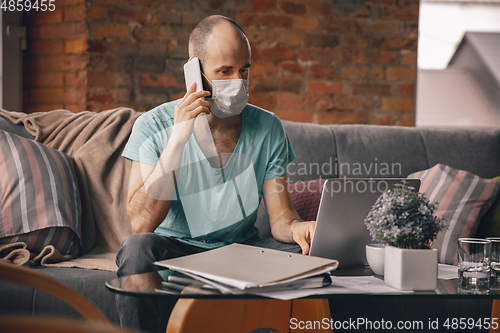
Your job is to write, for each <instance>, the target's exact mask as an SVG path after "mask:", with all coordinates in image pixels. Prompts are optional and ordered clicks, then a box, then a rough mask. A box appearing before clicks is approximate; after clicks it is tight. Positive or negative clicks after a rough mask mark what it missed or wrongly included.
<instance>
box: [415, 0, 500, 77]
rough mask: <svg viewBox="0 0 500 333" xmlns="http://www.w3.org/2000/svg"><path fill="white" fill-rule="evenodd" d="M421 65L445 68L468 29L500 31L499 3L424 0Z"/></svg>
mask: <svg viewBox="0 0 500 333" xmlns="http://www.w3.org/2000/svg"><path fill="white" fill-rule="evenodd" d="M419 21H420V22H419V40H418V43H419V44H418V67H419V68H421V69H443V68H446V66H447V65H448V62H449V61H450V59H451V57H452V55H453V54H454V53H455V50H456V48H457V46H458V44H459V43H460V41H461V40H462V37H463V35H464V33H465V32H466V31H483V32H492V31H495V32H500V2H496V3H494V2H490V3H485V2H463V1H446V2H435V1H422V2H421V4H420V19H419Z"/></svg>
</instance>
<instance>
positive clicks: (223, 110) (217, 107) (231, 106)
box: [203, 74, 248, 118]
mask: <svg viewBox="0 0 500 333" xmlns="http://www.w3.org/2000/svg"><path fill="white" fill-rule="evenodd" d="M203 76H205V74H203ZM205 78H206V79H207V81H208V82H210V80H208V78H207V77H206V76H205ZM205 99H206V100H207V101H209V102H210V104H211V105H212V108H211V109H210V111H212V113H213V114H214V115H215V116H216V117H219V118H227V117H231V116H236V115H239V114H240V113H241V111H243V109H244V108H245V106H246V105H247V103H248V80H247V79H232V80H213V81H212V97H211V98H205Z"/></svg>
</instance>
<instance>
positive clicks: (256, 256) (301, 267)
mask: <svg viewBox="0 0 500 333" xmlns="http://www.w3.org/2000/svg"><path fill="white" fill-rule="evenodd" d="M155 264H156V265H158V266H162V267H167V268H169V269H172V270H175V271H178V272H181V273H184V274H187V275H189V276H193V275H195V276H199V277H202V278H205V279H209V280H212V281H216V282H219V283H222V284H224V285H227V286H230V287H234V288H238V289H240V290H244V289H247V288H256V287H266V286H272V285H277V284H284V283H289V282H293V281H296V280H299V279H303V278H307V277H310V276H314V275H318V274H322V273H325V272H329V271H333V270H335V269H336V268H337V266H338V261H337V260H332V259H325V258H319V257H313V256H305V255H302V254H296V253H288V252H283V251H277V250H271V249H265V248H261V247H256V246H250V245H243V244H231V245H227V246H224V247H221V248H218V249H215V250H209V251H206V252H201V253H197V254H193V255H189V256H184V257H180V258H174V259H167V260H162V261H158V262H155Z"/></svg>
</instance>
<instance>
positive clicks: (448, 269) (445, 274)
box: [438, 264, 458, 280]
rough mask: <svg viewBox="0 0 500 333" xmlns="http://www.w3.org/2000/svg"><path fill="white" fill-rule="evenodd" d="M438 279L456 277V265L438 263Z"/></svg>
mask: <svg viewBox="0 0 500 333" xmlns="http://www.w3.org/2000/svg"><path fill="white" fill-rule="evenodd" d="M438 279H442V280H452V279H458V266H454V265H445V264H438Z"/></svg>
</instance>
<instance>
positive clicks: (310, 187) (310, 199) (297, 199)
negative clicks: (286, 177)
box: [288, 179, 326, 221]
mask: <svg viewBox="0 0 500 333" xmlns="http://www.w3.org/2000/svg"><path fill="white" fill-rule="evenodd" d="M325 181H326V179H315V180H308V181H305V182H297V183H293V184H290V185H289V186H288V188H289V190H290V197H291V199H292V203H293V207H294V208H295V210H296V211H297V213H298V214H299V216H300V217H301V218H302V219H303V220H304V221H315V220H316V217H317V215H318V209H319V202H320V200H321V193H322V191H323V185H324V184H325Z"/></svg>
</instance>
